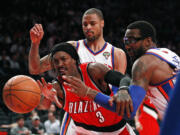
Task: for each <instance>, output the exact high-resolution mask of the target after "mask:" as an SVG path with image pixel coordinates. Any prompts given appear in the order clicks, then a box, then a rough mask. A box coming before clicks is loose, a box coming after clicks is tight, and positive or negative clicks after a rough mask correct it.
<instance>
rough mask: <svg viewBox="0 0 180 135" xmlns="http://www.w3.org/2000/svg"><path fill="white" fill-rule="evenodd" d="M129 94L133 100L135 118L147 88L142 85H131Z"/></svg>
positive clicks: (132, 115) (132, 114)
mask: <svg viewBox="0 0 180 135" xmlns="http://www.w3.org/2000/svg"><path fill="white" fill-rule="evenodd" d="M129 94H130V96H131V99H132V101H133V112H132V113H131V118H133V117H134V116H135V115H136V111H137V109H138V108H139V106H140V105H141V103H142V101H143V100H144V98H145V96H146V90H145V89H144V88H143V87H141V86H137V85H131V86H130V87H129Z"/></svg>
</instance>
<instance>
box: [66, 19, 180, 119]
mask: <svg viewBox="0 0 180 135" xmlns="http://www.w3.org/2000/svg"><path fill="white" fill-rule="evenodd" d="M124 44H125V47H126V49H127V52H128V54H129V56H131V58H132V60H134V61H135V62H134V64H133V67H132V83H131V85H130V87H129V90H128V92H129V93H128V92H126V93H124V98H126V97H128V96H127V95H128V94H130V96H131V98H132V101H133V112H132V116H133V115H135V114H134V113H135V112H136V110H137V109H138V107H139V106H140V104H141V103H142V102H143V100H144V97H145V95H147V96H148V97H149V99H150V100H151V102H152V103H153V104H154V105H155V107H156V109H157V111H158V115H159V119H160V120H162V118H163V115H164V112H165V109H166V107H167V104H168V102H169V96H170V94H171V93H172V89H173V88H174V83H175V81H176V75H174V71H175V69H180V58H179V56H178V55H177V54H175V53H174V52H172V51H170V50H169V49H167V48H157V45H156V31H155V28H154V26H152V24H150V23H149V22H146V21H136V22H133V23H131V24H130V25H128V27H127V30H126V33H125V36H124ZM63 79H64V80H65V81H67V82H68V83H69V85H70V86H71V87H73V86H75V87H73V88H74V91H75V93H77V94H79V93H81V94H82V93H83V92H86V91H83V90H82V89H80V87H81V86H83V85H82V83H80V82H78V81H79V79H77V78H75V77H73V79H72V77H68V76H66V77H65V78H63ZM74 80H75V81H74ZM121 81H123V79H122V80H121ZM77 82H78V83H77ZM121 87H123V88H126V87H125V86H121ZM89 92H90V91H88V93H89ZM120 94H122V92H121V90H120V91H118V92H117V94H116V95H115V96H114V97H113V98H112V99H111V100H110V97H107V96H105V95H103V94H102V93H98V94H97V95H96V96H95V99H97V98H96V97H98V99H101V101H96V102H97V103H99V104H100V105H102V106H104V107H107V100H110V101H109V102H110V105H113V107H112V108H109V107H107V108H109V109H111V110H114V109H115V108H114V106H115V105H116V110H117V113H119V114H121V115H123V113H124V112H123V113H122V112H121V110H123V109H121V108H124V107H126V106H129V105H128V104H129V102H128V103H122V102H121V100H120V99H121V98H122V97H120ZM113 101H115V102H116V104H114V103H113ZM105 103H106V105H104V104H105ZM119 110H120V111H119Z"/></svg>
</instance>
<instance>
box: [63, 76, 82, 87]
mask: <svg viewBox="0 0 180 135" xmlns="http://www.w3.org/2000/svg"><path fill="white" fill-rule="evenodd" d="M62 78H63V80H65V81H66V84H68V86H70V87H79V85H80V84H81V80H80V79H78V78H76V77H74V76H65V75H63V76H62Z"/></svg>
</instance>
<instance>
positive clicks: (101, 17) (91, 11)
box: [83, 8, 104, 20]
mask: <svg viewBox="0 0 180 135" xmlns="http://www.w3.org/2000/svg"><path fill="white" fill-rule="evenodd" d="M88 14H96V15H97V16H98V17H99V18H100V19H101V20H104V16H103V13H102V11H101V10H100V9H97V8H90V9H88V10H86V12H85V13H84V14H83V16H85V15H88Z"/></svg>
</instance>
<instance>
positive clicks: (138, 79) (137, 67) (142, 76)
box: [132, 60, 149, 89]
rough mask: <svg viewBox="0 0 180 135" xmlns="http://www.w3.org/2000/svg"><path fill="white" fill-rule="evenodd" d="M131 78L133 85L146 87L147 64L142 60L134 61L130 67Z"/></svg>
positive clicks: (147, 79) (147, 80) (147, 78)
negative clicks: (131, 67)
mask: <svg viewBox="0 0 180 135" xmlns="http://www.w3.org/2000/svg"><path fill="white" fill-rule="evenodd" d="M132 79H133V80H132V81H133V84H134V85H139V86H142V87H144V88H145V89H146V88H147V86H148V83H149V77H148V70H147V66H146V64H145V63H144V62H142V61H140V60H139V61H137V62H135V63H134V65H133V69H132Z"/></svg>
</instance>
